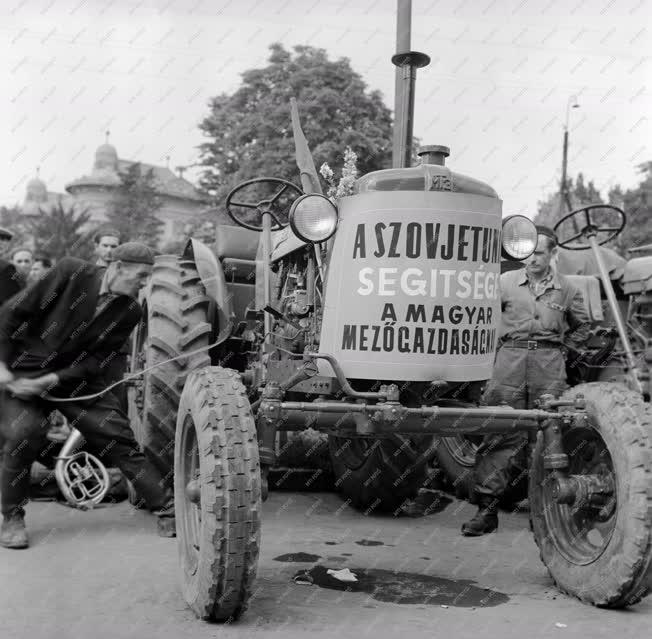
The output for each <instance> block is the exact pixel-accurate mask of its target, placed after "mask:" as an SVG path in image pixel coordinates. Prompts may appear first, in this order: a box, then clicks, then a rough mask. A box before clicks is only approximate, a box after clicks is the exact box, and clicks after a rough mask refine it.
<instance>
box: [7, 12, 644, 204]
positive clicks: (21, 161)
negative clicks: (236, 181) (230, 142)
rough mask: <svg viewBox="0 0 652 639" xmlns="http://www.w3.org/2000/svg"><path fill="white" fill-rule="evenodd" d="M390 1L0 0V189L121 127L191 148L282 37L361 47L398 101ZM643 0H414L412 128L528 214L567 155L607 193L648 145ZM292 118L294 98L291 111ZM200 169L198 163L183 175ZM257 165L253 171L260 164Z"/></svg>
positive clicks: (371, 79) (64, 176)
mask: <svg viewBox="0 0 652 639" xmlns="http://www.w3.org/2000/svg"><path fill="white" fill-rule="evenodd" d="M395 4H396V3H395V1H394V0H346V1H344V2H342V1H338V2H327V1H325V0H304V1H303V2H300V1H297V0H264V1H262V0H236V1H230V0H161V1H146V0H145V1H139V0H134V1H133V2H128V1H127V0H114V1H112V0H71V1H68V0H2V2H0V42H2V56H1V62H0V69H1V70H2V71H1V75H0V77H1V78H2V86H3V92H2V93H3V100H2V123H3V126H2V127H1V129H0V153H1V154H2V156H3V158H4V162H3V164H2V166H3V167H4V170H3V171H2V172H1V173H0V204H6V205H11V204H13V203H16V202H22V200H23V198H24V191H25V184H26V182H27V181H28V180H29V179H30V178H31V177H32V176H33V175H34V173H35V168H36V167H37V166H40V167H41V177H42V178H43V179H44V180H45V182H46V183H47V186H48V189H50V190H56V191H62V190H63V186H64V184H65V183H67V182H68V181H70V180H72V179H74V178H76V177H79V176H81V175H83V174H86V173H88V172H89V171H90V169H91V167H92V163H93V154H94V151H95V148H96V147H97V146H98V145H99V144H101V143H102V142H103V140H104V131H105V130H106V129H110V131H111V143H112V144H114V145H115V146H116V148H117V150H118V154H119V156H120V157H122V158H126V159H138V160H141V161H145V162H151V163H157V164H163V165H164V164H165V163H166V159H165V158H166V156H167V155H170V156H171V160H170V166H171V167H173V168H174V167H175V166H177V165H185V164H190V163H192V162H196V161H197V152H196V146H197V145H198V144H199V143H200V142H201V141H202V137H201V135H200V133H199V131H198V129H197V123H198V122H199V121H200V120H201V119H202V117H204V116H205V115H206V114H207V111H208V109H207V100H208V98H209V97H210V96H212V95H214V94H216V93H219V92H222V91H225V92H232V91H234V90H235V89H236V88H237V87H238V84H239V82H240V74H241V73H242V71H244V70H246V69H249V68H252V67H257V66H264V64H265V61H266V58H267V55H268V50H267V47H268V46H269V44H270V43H272V42H275V41H280V42H282V43H284V44H285V46H286V47H290V46H292V45H295V44H311V45H314V46H318V47H323V48H325V49H327V50H328V52H329V54H330V56H331V57H333V58H337V57H340V56H346V57H349V58H350V59H351V60H352V64H353V67H354V69H356V70H357V71H358V72H359V73H361V74H362V76H363V77H364V79H365V80H366V82H367V84H368V86H369V87H370V88H373V89H379V90H380V91H381V92H382V93H383V95H384V96H385V99H386V102H387V104H388V105H389V106H390V107H391V106H393V95H394V67H393V66H392V65H391V63H390V57H391V55H392V53H393V52H394V49H395ZM651 18H652V2H650V1H649V0H642V1H641V0H473V1H472V0H414V2H413V33H412V48H413V49H415V50H419V51H423V52H425V53H427V54H428V55H430V56H431V58H432V63H431V64H430V66H429V67H427V68H425V69H422V70H420V71H419V74H418V79H417V93H416V120H415V134H416V135H417V136H419V138H420V139H421V140H422V142H423V143H424V144H445V145H447V146H450V147H451V157H450V158H449V160H448V164H449V166H450V167H451V168H452V169H453V170H455V171H458V172H461V173H465V174H467V175H470V176H473V177H475V178H478V179H481V180H484V181H486V182H488V183H489V184H491V185H492V186H493V187H494V188H495V189H496V190H497V192H498V193H499V195H500V196H501V198H502V199H503V201H504V206H503V210H504V212H505V213H526V214H529V215H531V214H533V213H534V212H535V211H536V204H537V201H538V200H539V199H541V198H543V197H544V196H545V195H546V194H547V193H549V192H550V191H552V190H554V189H555V188H556V185H557V183H558V180H559V175H560V166H561V143H562V133H563V123H564V119H565V113H566V106H567V103H568V99H569V97H570V96H571V95H573V94H577V96H578V101H579V103H580V105H581V106H580V108H579V109H577V110H572V111H571V118H570V141H571V149H570V156H569V172H570V173H571V174H575V173H577V172H578V171H582V172H583V173H585V175H587V176H588V177H590V178H592V179H593V180H594V181H595V182H596V185H597V186H598V188H599V189H601V190H602V191H603V192H606V190H607V189H608V188H609V187H610V186H612V185H613V184H615V183H620V184H621V185H623V186H625V187H628V186H633V185H635V184H636V183H637V173H636V165H637V164H638V163H640V162H643V161H647V160H652V151H651V149H650V139H651V138H652V136H651V133H652V125H651V122H650V112H651V111H652V109H651V107H652V76H651V75H650V54H651V46H650V41H651V40H650V26H649V25H650V23H651ZM288 118H289V115H288ZM187 175H188V174H187ZM251 177H256V176H253V175H252V176H251Z"/></svg>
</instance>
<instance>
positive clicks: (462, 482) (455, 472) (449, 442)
mask: <svg viewBox="0 0 652 639" xmlns="http://www.w3.org/2000/svg"><path fill="white" fill-rule="evenodd" d="M477 450H478V445H477V444H476V443H475V442H474V441H473V440H472V439H471V438H470V437H467V436H465V435H458V436H456V437H439V438H438V441H437V449H436V452H435V457H436V458H437V463H438V464H439V466H440V467H441V468H442V470H443V471H444V473H445V474H446V477H447V479H448V482H449V483H450V486H451V488H452V491H453V494H454V495H455V497H457V498H458V499H470V498H471V497H472V496H473V487H474V485H475V480H474V475H473V468H474V466H475V453H476V451H477Z"/></svg>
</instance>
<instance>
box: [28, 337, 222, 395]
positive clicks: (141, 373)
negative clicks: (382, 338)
mask: <svg viewBox="0 0 652 639" xmlns="http://www.w3.org/2000/svg"><path fill="white" fill-rule="evenodd" d="M222 337H223V336H222V335H219V336H218V339H217V340H216V341H215V342H213V343H212V344H209V345H208V346H202V347H201V348H197V349H195V350H194V351H190V352H189V353H182V354H181V355H177V356H176V357H171V358H170V359H166V360H163V361H162V362H158V364H154V365H152V366H149V367H148V368H144V369H143V370H142V371H137V372H135V373H131V374H129V375H126V376H125V377H123V378H122V379H119V380H118V381H117V382H113V384H111V385H110V386H107V387H106V388H104V389H102V390H101V391H98V392H97V393H91V394H89V395H79V396H77V397H53V396H52V395H49V394H48V393H44V394H43V395H41V397H43V399H46V400H47V401H49V402H56V403H58V404H61V403H64V402H85V401H88V400H90V399H97V398H98V397H101V396H102V395H104V394H105V393H108V392H109V391H110V390H112V389H114V388H115V387H116V386H119V385H120V384H124V383H126V382H128V381H129V380H132V379H135V378H136V377H140V376H141V375H144V374H145V373H149V371H151V370H154V369H155V368H158V367H159V366H163V365H164V364H169V363H170V362H176V361H177V360H179V359H183V358H185V357H191V356H192V355H196V354H197V353H203V352H204V351H208V350H210V349H211V348H213V347H215V346H218V345H219V344H221V343H222V342H223V341H224V340H223V339H222Z"/></svg>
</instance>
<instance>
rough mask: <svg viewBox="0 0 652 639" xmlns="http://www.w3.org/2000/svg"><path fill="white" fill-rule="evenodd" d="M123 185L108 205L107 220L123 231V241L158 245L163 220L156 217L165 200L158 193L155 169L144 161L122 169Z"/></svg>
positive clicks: (121, 234) (121, 233)
mask: <svg viewBox="0 0 652 639" xmlns="http://www.w3.org/2000/svg"><path fill="white" fill-rule="evenodd" d="M120 180H121V184H120V185H119V186H118V187H117V189H116V191H115V193H114V194H113V197H112V198H111V200H110V201H109V202H108V204H107V214H106V216H107V220H108V222H109V223H110V225H111V226H114V227H115V228H116V230H117V231H119V232H120V237H121V239H122V241H123V242H143V243H144V244H148V245H149V246H152V247H156V246H157V244H158V241H159V236H160V234H161V231H162V228H161V227H162V226H163V222H162V221H161V220H160V219H159V218H158V217H156V212H157V211H158V210H159V209H160V208H161V205H162V201H161V198H160V197H159V195H158V194H157V192H156V186H155V184H154V173H153V171H152V169H149V170H147V171H143V167H142V165H141V164H140V163H138V162H134V163H133V164H130V165H129V167H128V168H127V170H126V171H121V172H120Z"/></svg>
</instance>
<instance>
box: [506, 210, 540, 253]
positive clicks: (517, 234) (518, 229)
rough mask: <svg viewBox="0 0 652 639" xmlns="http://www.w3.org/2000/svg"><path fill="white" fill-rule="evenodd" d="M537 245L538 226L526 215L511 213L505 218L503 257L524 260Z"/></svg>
mask: <svg viewBox="0 0 652 639" xmlns="http://www.w3.org/2000/svg"><path fill="white" fill-rule="evenodd" d="M536 247H537V227H536V226H535V224H534V222H533V221H532V220H530V219H529V218H527V217H525V216H524V215H510V216H509V217H506V218H505V219H504V220H503V250H502V254H503V257H505V258H507V259H508V260H524V259H526V258H528V257H530V255H532V253H534V249H535V248H536Z"/></svg>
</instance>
